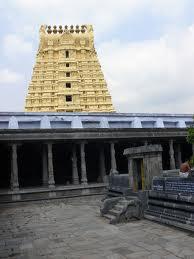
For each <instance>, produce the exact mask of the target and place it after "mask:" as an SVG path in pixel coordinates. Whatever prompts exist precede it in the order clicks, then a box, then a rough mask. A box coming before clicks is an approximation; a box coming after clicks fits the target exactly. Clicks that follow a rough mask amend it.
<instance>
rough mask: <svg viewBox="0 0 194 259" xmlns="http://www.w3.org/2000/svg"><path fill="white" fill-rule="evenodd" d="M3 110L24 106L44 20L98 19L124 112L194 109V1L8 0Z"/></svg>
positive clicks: (109, 74)
mask: <svg viewBox="0 0 194 259" xmlns="http://www.w3.org/2000/svg"><path fill="white" fill-rule="evenodd" d="M0 12H1V16H0V21H1V31H0V88H1V91H0V111H23V109H24V100H25V95H26V92H27V88H28V84H29V82H30V78H31V73H32V68H33V64H34V61H35V55H36V51H37V48H38V31H39V27H40V25H41V24H47V25H49V24H50V25H54V24H56V25H60V24H61V25H66V24H67V25H71V24H93V26H94V32H95V46H96V48H97V52H98V55H99V59H100V62H101V64H102V68H103V72H104V75H105V78H106V80H107V83H108V87H109V91H110V92H111V95H112V98H113V103H114V106H115V108H116V110H117V111H119V112H162V113H193V112H194V104H193V103H194V1H192V0H120V1H110V0H106V1H105V0H104V1H103V0H98V1H97V0H95V1H94V0H82V1H79V0H77V1H76V0H71V1H66V0H45V1H43V0H42V1H41V0H13V1H11V0H7V1H1V3H0Z"/></svg>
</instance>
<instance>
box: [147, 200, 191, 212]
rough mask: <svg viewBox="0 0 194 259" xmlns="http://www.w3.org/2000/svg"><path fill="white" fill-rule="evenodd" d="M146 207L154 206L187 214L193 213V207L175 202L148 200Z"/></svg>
mask: <svg viewBox="0 0 194 259" xmlns="http://www.w3.org/2000/svg"><path fill="white" fill-rule="evenodd" d="M148 205H155V206H162V207H166V208H172V209H180V210H186V211H188V212H194V205H190V204H182V203H178V202H177V201H167V200H165V201H163V200H157V199H152V198H151V199H149V200H148Z"/></svg>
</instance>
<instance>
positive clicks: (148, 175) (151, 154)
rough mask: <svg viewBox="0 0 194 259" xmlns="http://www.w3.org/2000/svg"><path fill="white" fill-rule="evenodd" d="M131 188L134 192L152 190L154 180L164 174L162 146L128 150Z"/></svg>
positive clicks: (126, 152) (126, 153)
mask: <svg viewBox="0 0 194 259" xmlns="http://www.w3.org/2000/svg"><path fill="white" fill-rule="evenodd" d="M124 155H125V156H126V157H127V159H128V172H129V188H130V189H131V190H133V191H134V192H137V191H140V190H150V189H151V184H152V178H153V177H154V176H157V175H158V176H159V175H161V174H162V146H161V145H145V146H140V147H133V148H127V149H125V150H124Z"/></svg>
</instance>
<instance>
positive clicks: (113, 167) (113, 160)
mask: <svg viewBox="0 0 194 259" xmlns="http://www.w3.org/2000/svg"><path fill="white" fill-rule="evenodd" d="M110 155H111V169H110V173H112V174H115V173H116V174H118V171H117V163H116V157H115V143H114V142H111V143H110Z"/></svg>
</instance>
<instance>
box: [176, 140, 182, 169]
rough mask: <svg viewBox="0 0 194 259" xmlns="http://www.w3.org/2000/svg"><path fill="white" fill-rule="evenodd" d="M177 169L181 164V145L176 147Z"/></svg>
mask: <svg viewBox="0 0 194 259" xmlns="http://www.w3.org/2000/svg"><path fill="white" fill-rule="evenodd" d="M177 162H178V165H177V167H178V168H180V165H181V164H182V158H181V144H178V145H177Z"/></svg>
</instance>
